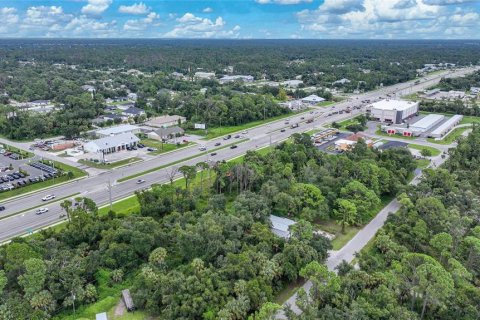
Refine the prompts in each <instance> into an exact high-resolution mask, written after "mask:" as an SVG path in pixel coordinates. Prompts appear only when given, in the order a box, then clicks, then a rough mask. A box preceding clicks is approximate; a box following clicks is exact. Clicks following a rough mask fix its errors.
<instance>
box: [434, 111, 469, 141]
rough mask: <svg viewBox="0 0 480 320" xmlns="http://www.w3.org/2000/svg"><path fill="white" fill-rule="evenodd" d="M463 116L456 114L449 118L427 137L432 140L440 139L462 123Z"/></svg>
mask: <svg viewBox="0 0 480 320" xmlns="http://www.w3.org/2000/svg"><path fill="white" fill-rule="evenodd" d="M462 119H463V116H462V115H459V114H456V115H454V116H452V117H450V118H449V119H448V120H447V121H445V122H444V123H442V124H441V125H440V126H438V127H437V128H436V129H435V130H433V131H432V132H430V134H429V137H432V138H441V137H443V136H444V135H445V134H446V133H447V132H449V131H450V130H452V129H453V128H454V127H455V126H456V125H457V124H459V123H460V121H462Z"/></svg>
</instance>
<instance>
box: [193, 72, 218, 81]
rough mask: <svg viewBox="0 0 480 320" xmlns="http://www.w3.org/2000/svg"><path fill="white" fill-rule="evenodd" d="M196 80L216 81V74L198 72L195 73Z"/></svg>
mask: <svg viewBox="0 0 480 320" xmlns="http://www.w3.org/2000/svg"><path fill="white" fill-rule="evenodd" d="M194 78H195V79H197V80H202V79H215V72H202V71H198V72H195V75H194Z"/></svg>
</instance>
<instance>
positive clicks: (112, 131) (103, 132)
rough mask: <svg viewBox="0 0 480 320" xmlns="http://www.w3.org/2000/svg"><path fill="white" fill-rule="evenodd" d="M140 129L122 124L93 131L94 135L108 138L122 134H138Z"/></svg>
mask: <svg viewBox="0 0 480 320" xmlns="http://www.w3.org/2000/svg"><path fill="white" fill-rule="evenodd" d="M140 132H141V129H140V128H139V127H137V126H134V125H131V124H122V125H119V126H115V127H110V128H106V129H100V130H97V131H95V134H96V135H97V136H98V137H100V138H103V137H109V136H116V135H119V134H124V133H133V134H135V133H140Z"/></svg>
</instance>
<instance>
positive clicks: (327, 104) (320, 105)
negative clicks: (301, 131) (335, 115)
mask: <svg viewBox="0 0 480 320" xmlns="http://www.w3.org/2000/svg"><path fill="white" fill-rule="evenodd" d="M334 103H335V101H322V102H319V103H317V104H316V106H317V107H324V108H325V107H329V106H331V105H332V104H334Z"/></svg>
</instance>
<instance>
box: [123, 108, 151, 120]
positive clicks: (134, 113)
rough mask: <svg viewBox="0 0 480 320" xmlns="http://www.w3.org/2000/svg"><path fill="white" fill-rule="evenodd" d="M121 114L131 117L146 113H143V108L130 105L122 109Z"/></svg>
mask: <svg viewBox="0 0 480 320" xmlns="http://www.w3.org/2000/svg"><path fill="white" fill-rule="evenodd" d="M122 114H123V115H124V116H127V117H129V118H133V117H138V116H143V115H145V114H146V113H145V110H143V109H140V108H137V107H130V108H128V109H127V110H124V111H122Z"/></svg>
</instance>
